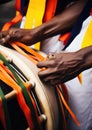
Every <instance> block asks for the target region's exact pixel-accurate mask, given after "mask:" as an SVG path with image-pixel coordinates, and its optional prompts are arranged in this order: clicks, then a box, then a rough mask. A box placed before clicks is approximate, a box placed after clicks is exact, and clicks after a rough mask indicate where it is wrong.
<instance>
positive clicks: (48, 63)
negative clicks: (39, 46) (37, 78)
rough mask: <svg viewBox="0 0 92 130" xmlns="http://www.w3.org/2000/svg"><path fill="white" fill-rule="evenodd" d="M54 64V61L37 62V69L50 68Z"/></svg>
mask: <svg viewBox="0 0 92 130" xmlns="http://www.w3.org/2000/svg"><path fill="white" fill-rule="evenodd" d="M53 64H54V61H53V60H44V61H41V62H38V64H37V67H39V68H42V67H46V68H48V67H52V66H53Z"/></svg>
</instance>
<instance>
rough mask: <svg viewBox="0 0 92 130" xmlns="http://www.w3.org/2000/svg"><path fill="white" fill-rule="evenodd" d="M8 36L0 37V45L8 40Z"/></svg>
mask: <svg viewBox="0 0 92 130" xmlns="http://www.w3.org/2000/svg"><path fill="white" fill-rule="evenodd" d="M9 40H10V36H9V35H7V36H6V37H4V38H2V39H0V45H4V44H5V43H7V42H9Z"/></svg>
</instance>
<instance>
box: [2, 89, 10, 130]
mask: <svg viewBox="0 0 92 130" xmlns="http://www.w3.org/2000/svg"><path fill="white" fill-rule="evenodd" d="M0 97H1V99H2V105H3V109H4V114H5V122H6V129H7V130H12V127H11V121H10V116H9V112H8V107H7V101H6V99H5V96H4V93H3V91H2V89H1V87H0Z"/></svg>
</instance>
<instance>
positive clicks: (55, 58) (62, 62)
mask: <svg viewBox="0 0 92 130" xmlns="http://www.w3.org/2000/svg"><path fill="white" fill-rule="evenodd" d="M81 63H82V59H81V57H79V56H78V55H77V52H71V53H63V52H61V53H54V54H53V53H52V54H49V55H48V56H47V58H46V59H45V60H44V61H42V62H39V63H38V64H37V66H38V67H39V68H43V67H45V68H46V69H43V70H41V71H40V72H39V73H38V75H39V77H40V78H42V80H44V81H45V82H50V83H51V84H53V85H55V84H57V83H64V82H66V81H68V80H70V79H73V78H74V77H76V76H77V75H78V74H80V72H81V71H82V66H81Z"/></svg>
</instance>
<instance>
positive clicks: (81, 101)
mask: <svg viewBox="0 0 92 130" xmlns="http://www.w3.org/2000/svg"><path fill="white" fill-rule="evenodd" d="M90 20H92V16H89V17H88V18H87V19H86V20H85V21H84V22H83V25H82V29H81V31H80V33H79V34H78V35H77V36H76V38H75V39H74V40H73V41H72V43H71V44H70V45H69V47H68V48H67V49H66V50H65V51H66V52H73V51H77V50H79V49H80V48H81V43H82V40H83V36H84V34H85V32H86V29H87V27H88V24H89V22H90ZM55 38H56V39H55ZM48 41H49V39H47V40H45V44H44V47H43V48H42V51H45V52H46V53H48V52H58V51H60V50H62V48H63V45H60V44H62V43H60V44H58V36H56V37H54V38H53V39H50V41H49V42H48ZM56 41H57V43H56ZM49 45H50V46H49ZM82 78H83V79H82V84H80V82H79V80H78V78H77V77H76V78H74V79H73V80H70V81H68V82H67V83H66V86H67V89H68V93H69V104H70V108H71V109H72V111H73V112H74V113H75V115H76V117H77V119H78V121H79V122H80V124H81V126H80V127H78V126H77V125H76V124H75V123H74V121H73V120H72V118H71V117H70V120H69V123H68V130H92V69H88V70H86V71H84V72H83V73H82Z"/></svg>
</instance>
